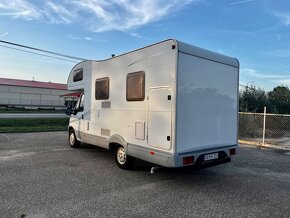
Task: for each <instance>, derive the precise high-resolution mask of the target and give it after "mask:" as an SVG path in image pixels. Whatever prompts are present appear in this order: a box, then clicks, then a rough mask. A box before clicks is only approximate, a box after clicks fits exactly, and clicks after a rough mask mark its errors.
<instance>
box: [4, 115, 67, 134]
mask: <svg viewBox="0 0 290 218" xmlns="http://www.w3.org/2000/svg"><path fill="white" fill-rule="evenodd" d="M68 122H69V118H11V119H8V118H3V119H0V133H8V132H45V131H65V130H67V126H68Z"/></svg>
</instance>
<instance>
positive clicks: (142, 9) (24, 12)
mask: <svg viewBox="0 0 290 218" xmlns="http://www.w3.org/2000/svg"><path fill="white" fill-rule="evenodd" d="M57 2H58V1H56V0H54V1H53V0H51V1H33V0H26V1H25V0H2V1H1V3H0V15H3V16H10V17H12V18H15V19H25V20H37V21H41V22H48V23H53V24H72V23H77V22H81V23H83V24H85V25H87V26H88V27H89V28H90V29H91V30H92V31H95V32H103V31H110V30H119V31H128V30H131V29H134V28H138V27H141V26H144V25H147V24H149V23H152V22H156V21H159V20H161V19H163V18H165V17H168V16H171V15H173V14H174V13H175V12H177V11H178V10H181V9H182V8H183V7H184V6H185V5H188V4H191V3H204V2H205V0H159V1H155V0H143V1H139V0H82V1H78V0H70V1H69V0H64V1H63V2H62V3H61V4H60V3H57Z"/></svg>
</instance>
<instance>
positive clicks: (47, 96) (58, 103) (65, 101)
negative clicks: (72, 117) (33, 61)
mask: <svg viewBox="0 0 290 218" xmlns="http://www.w3.org/2000/svg"><path fill="white" fill-rule="evenodd" d="M79 95H80V93H75V92H72V91H68V90H67V85H66V84H61V83H52V82H39V81H34V80H33V81H31V80H19V79H8V78H0V106H4V107H25V108H65V107H66V106H67V105H73V104H75V102H76V101H77V99H78V97H79Z"/></svg>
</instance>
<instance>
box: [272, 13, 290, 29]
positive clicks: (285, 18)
mask: <svg viewBox="0 0 290 218" xmlns="http://www.w3.org/2000/svg"><path fill="white" fill-rule="evenodd" d="M274 15H275V16H276V17H279V18H280V19H281V21H282V23H283V24H284V25H285V26H289V25H290V12H276V13H274Z"/></svg>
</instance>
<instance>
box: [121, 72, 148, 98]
mask: <svg viewBox="0 0 290 218" xmlns="http://www.w3.org/2000/svg"><path fill="white" fill-rule="evenodd" d="M144 98H145V72H144V71H139V72H135V73H129V74H128V75H127V85H126V99H127V101H143V100H144Z"/></svg>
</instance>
